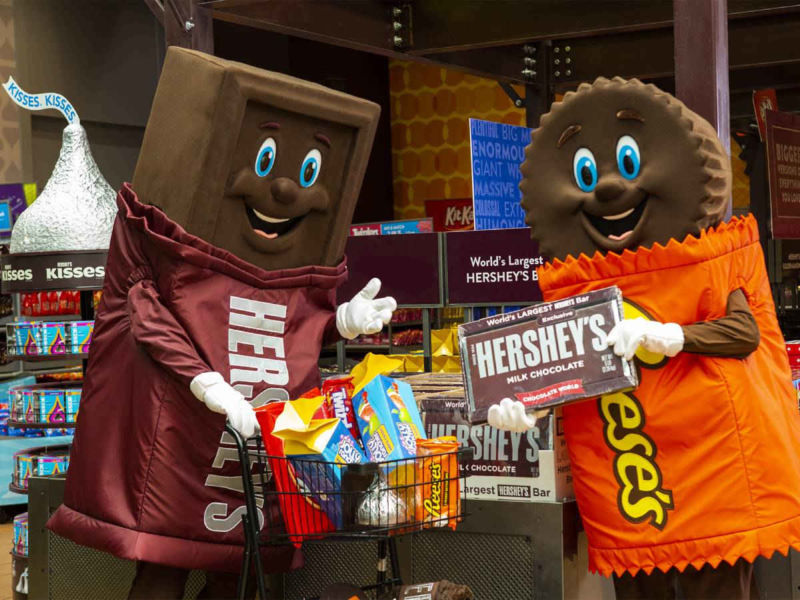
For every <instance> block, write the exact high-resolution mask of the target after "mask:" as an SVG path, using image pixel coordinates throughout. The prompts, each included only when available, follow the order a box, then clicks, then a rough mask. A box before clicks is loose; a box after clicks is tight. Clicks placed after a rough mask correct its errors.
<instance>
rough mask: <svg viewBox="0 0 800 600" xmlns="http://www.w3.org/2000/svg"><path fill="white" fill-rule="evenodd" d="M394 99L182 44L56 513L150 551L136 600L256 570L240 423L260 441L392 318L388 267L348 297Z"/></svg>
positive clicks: (164, 81)
mask: <svg viewBox="0 0 800 600" xmlns="http://www.w3.org/2000/svg"><path fill="white" fill-rule="evenodd" d="M379 110H380V109H379V107H378V106H377V105H375V104H373V103H371V102H368V101H366V100H362V99H359V98H355V97H352V96H349V95H346V94H343V93H340V92H336V91H333V90H330V89H327V88H324V87H321V86H318V85H315V84H312V83H308V82H305V81H301V80H298V79H294V78H292V77H288V76H284V75H279V74H275V73H270V72H267V71H263V70H260V69H256V68H252V67H249V66H247V65H243V64H238V63H233V62H229V61H225V60H221V59H218V58H215V57H213V56H208V55H205V54H201V53H199V52H193V51H188V50H183V49H178V48H170V49H169V51H168V52H167V57H166V61H165V64H164V69H163V73H162V76H161V80H160V82H159V86H158V90H157V92H156V96H155V100H154V103H153V108H152V113H151V115H150V119H149V122H148V125H147V130H146V132H145V136H144V142H143V146H142V149H141V154H140V156H139V162H138V164H137V166H136V172H135V175H134V179H133V186H132V187H131V186H130V185H125V186H123V188H122V190H120V192H119V195H118V198H117V203H118V206H119V213H118V216H117V219H116V222H115V225H114V230H113V235H112V240H111V247H110V251H109V255H108V266H107V269H106V279H105V285H104V289H103V300H102V303H101V305H100V307H99V311H98V317H97V321H96V327H95V333H94V340H93V342H92V347H91V355H90V357H89V366H88V370H87V373H86V381H85V385H84V390H83V398H82V404H81V414H80V419H79V422H78V428H77V433H76V436H75V441H74V445H73V448H72V455H71V465H70V471H69V477H68V478H67V483H66V491H65V496H64V504H63V505H62V506H61V507H60V508H59V510H58V511H57V512H56V514H55V515H54V516H53V518H52V519H51V521H50V523H49V526H50V528H51V529H52V530H53V531H55V532H56V533H58V534H59V535H63V536H65V537H68V538H70V539H72V540H74V541H76V542H78V543H80V544H84V545H87V546H91V547H94V548H98V549H100V550H104V551H108V552H111V553H113V554H115V555H117V556H119V557H122V558H127V559H135V560H138V561H143V562H142V563H140V565H139V567H140V568H139V572H138V575H137V580H136V581H135V582H134V586H133V590H132V591H131V597H137V598H138V597H141V598H145V597H148V598H152V597H158V598H172V597H175V598H180V597H182V594H183V585H184V581H185V579H186V573H187V572H186V571H184V570H185V569H206V570H209V571H212V572H225V571H228V572H234V573H235V572H238V571H239V568H240V560H241V556H242V543H243V533H242V526H241V517H242V513H243V512H244V511H245V507H244V497H243V494H242V492H241V475H240V465H239V463H238V459H237V454H236V451H235V446H233V445H232V442H233V440H232V439H231V438H230V437H229V436H227V435H226V434H224V433H223V431H224V426H225V420H226V416H227V419H229V420H230V422H231V423H232V424H233V425H234V427H235V428H236V429H237V430H238V431H240V432H241V433H242V434H243V435H244V436H246V437H249V436H250V435H252V434H253V432H254V429H255V428H256V427H257V423H256V420H255V416H254V413H253V409H252V406H257V405H260V404H264V403H266V402H270V401H280V400H287V399H289V398H296V397H298V396H299V395H300V394H302V393H304V392H306V391H307V390H308V389H310V388H311V387H313V386H315V385H317V384H318V383H319V379H320V375H319V371H318V368H317V361H318V358H319V351H320V348H321V346H322V345H323V343H324V341H326V340H330V339H333V338H334V337H335V336H336V333H337V330H338V333H339V334H341V335H342V336H345V337H348V338H352V337H355V335H357V334H359V333H363V332H370V331H371V332H375V331H378V330H380V328H381V327H382V326H383V324H384V322H386V321H388V320H389V319H390V318H391V312H392V310H394V307H395V306H396V305H395V302H394V300H392V299H391V298H384V299H379V300H375V299H374V297H375V295H376V293H377V291H378V288H379V286H380V282H378V281H377V280H373V281H372V282H370V284H369V285H368V286H367V288H365V290H364V291H362V292H361V293H360V294H359V295H358V296H357V297H356V298H355V299H353V301H351V302H349V303H346V304H344V305H342V306H339V307H338V309H337V308H336V306H335V304H334V302H335V293H336V288H337V286H338V285H339V284H340V283H342V282H343V280H344V279H345V277H346V266H345V262H344V259H343V253H344V246H345V241H346V237H347V234H348V228H349V225H350V221H351V218H352V214H353V210H354V208H355V203H356V200H357V198H358V193H359V189H360V186H361V182H362V179H363V176H364V171H365V169H366V164H367V159H368V156H369V153H370V149H371V146H372V140H373V136H374V132H375V127H376V124H377V119H378V113H379ZM134 190H135V191H134ZM137 194H138V196H137ZM273 508H274V507H273ZM270 514H272V515H275V514H276V513H275V511H274V510H272V511H270V507H269V506H266V507H264V508H263V509H262V513H261V514H259V515H258V517H259V519H260V520H263V519H265V518H270ZM264 559H265V561H264V564H265V567H266V568H267V569H269V570H271V571H282V570H287V569H290V568H292V567H296V566H299V563H300V556H299V555H297V554H295V552H294V550H293V549H274V550H270V551H265V553H264ZM231 580H233V581H234V582H235V577H230V576H229V577H223V576H221V575H220V576H218V577H217V576H214V575H213V574H209V577H208V581H209V585H208V586H207V589H206V596H205V597H213V598H220V597H228V595H229V594H233V593H235V585H232V586H230V587H227V588H226V589H224V590H221V589H219V587H217V588H214V587H213V586H215V585H219V586H221V587H225V586H228V585H229V584H230V582H231ZM217 582H219V583H217Z"/></svg>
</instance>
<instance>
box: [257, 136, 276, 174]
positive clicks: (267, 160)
mask: <svg viewBox="0 0 800 600" xmlns="http://www.w3.org/2000/svg"><path fill="white" fill-rule="evenodd" d="M277 153H278V145H277V143H276V142H275V138H267V139H266V140H264V143H263V144H261V148H259V149H258V154H257V155H256V175H258V176H259V177H266V176H267V175H269V172H270V171H272V167H273V166H275V156H276V155H277Z"/></svg>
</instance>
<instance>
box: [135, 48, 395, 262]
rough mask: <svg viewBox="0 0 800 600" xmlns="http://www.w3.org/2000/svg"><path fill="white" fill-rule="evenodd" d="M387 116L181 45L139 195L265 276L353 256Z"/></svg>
mask: <svg viewBox="0 0 800 600" xmlns="http://www.w3.org/2000/svg"><path fill="white" fill-rule="evenodd" d="M379 112H380V107H379V106H378V105H376V104H374V103H372V102H369V101H367V100H363V99H360V98H356V97H353V96H350V95H347V94H344V93H341V92H338V91H335V90H331V89H328V88H325V87H322V86H320V85H317V84H314V83H310V82H307V81H302V80H300V79H296V78H294V77H289V76H287V75H282V74H278V73H272V72H269V71H264V70H262V69H257V68H255V67H250V66H248V65H244V64H241V63H236V62H231V61H226V60H223V59H220V58H217V57H214V56H210V55H207V54H203V53H201V52H196V51H192V50H186V49H183V48H177V47H170V48H169V49H168V51H167V56H166V60H165V62H164V68H163V71H162V74H161V79H160V81H159V84H158V89H157V90H156V96H155V99H154V101H153V108H152V111H151V114H150V119H149V121H148V123H147V129H146V131H145V135H144V141H143V144H142V150H141V153H140V155H139V162H138V163H137V165H136V172H135V174H134V177H133V188H134V190H135V191H136V193H137V194H138V195H139V198H140V200H141V201H142V202H146V203H149V204H155V205H157V206H159V207H161V208H162V209H163V210H164V211H165V212H166V214H167V215H168V216H169V217H170V218H171V219H172V220H174V221H176V222H177V223H178V224H180V225H181V226H182V227H183V228H184V229H186V230H187V231H188V232H189V233H192V234H194V235H196V236H198V237H200V238H202V239H204V240H206V241H207V242H210V243H212V244H214V245H216V246H219V247H221V248H224V249H225V250H228V251H229V252H231V253H233V254H235V255H236V256H238V257H239V258H242V259H244V260H246V261H248V262H250V263H252V264H254V265H256V266H258V267H261V268H263V269H268V270H273V269H283V268H291V267H298V266H304V265H335V264H337V263H338V262H339V261H340V260H341V259H342V256H343V254H344V245H345V242H346V239H347V235H348V232H349V227H350V222H351V219H352V217H353V210H354V209H355V204H356V201H357V199H358V193H359V190H360V188H361V182H362V179H363V177H364V171H365V169H366V166H367V160H368V158H369V153H370V150H371V148H372V140H373V137H374V134H375V128H376V125H377V121H378V115H379Z"/></svg>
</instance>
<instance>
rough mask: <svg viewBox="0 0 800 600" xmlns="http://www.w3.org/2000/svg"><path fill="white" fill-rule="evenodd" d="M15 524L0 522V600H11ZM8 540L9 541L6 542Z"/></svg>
mask: <svg viewBox="0 0 800 600" xmlns="http://www.w3.org/2000/svg"><path fill="white" fill-rule="evenodd" d="M13 537H14V524H13V523H11V522H9V523H3V524H0V600H11V542H12V539H13ZM6 542H7V543H6Z"/></svg>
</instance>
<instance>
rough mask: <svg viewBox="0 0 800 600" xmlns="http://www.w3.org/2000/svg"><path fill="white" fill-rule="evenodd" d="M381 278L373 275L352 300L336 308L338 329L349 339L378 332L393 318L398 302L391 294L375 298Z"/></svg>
mask: <svg viewBox="0 0 800 600" xmlns="http://www.w3.org/2000/svg"><path fill="white" fill-rule="evenodd" d="M380 289H381V280H380V279H378V278H377V277H373V278H372V279H370V280H369V283H368V284H367V285H365V286H364V289H363V290H361V291H360V292H358V293H357V294H356V295H355V296H354V297H353V299H352V300H350V302H345V303H344V304H341V305H340V306H339V308H337V309H336V329H338V330H339V333H340V334H341V336H342V337H343V338H345V339H347V340H352V339H353V338H354V337H356V336H358V335H361V334H364V333H378V332H379V331H380V330H381V329H383V326H384V325H386V324H387V323H388V322H389V321H391V320H392V313H393V312H394V310H395V309H396V308H397V302H395V300H394V298H392V297H391V296H387V297H385V298H378V299H377V300H376V299H375V296H377V295H378V292H379V291H380Z"/></svg>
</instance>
